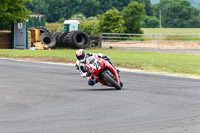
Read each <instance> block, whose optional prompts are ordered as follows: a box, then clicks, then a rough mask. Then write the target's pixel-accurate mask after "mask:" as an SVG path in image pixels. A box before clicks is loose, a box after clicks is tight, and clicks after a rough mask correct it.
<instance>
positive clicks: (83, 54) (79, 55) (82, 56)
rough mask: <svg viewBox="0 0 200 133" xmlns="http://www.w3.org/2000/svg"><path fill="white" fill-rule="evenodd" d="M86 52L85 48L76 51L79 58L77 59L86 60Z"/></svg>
mask: <svg viewBox="0 0 200 133" xmlns="http://www.w3.org/2000/svg"><path fill="white" fill-rule="evenodd" d="M85 57H86V53H85V50H83V49H78V50H77V51H76V58H77V60H79V61H80V62H85V60H86V58H85Z"/></svg>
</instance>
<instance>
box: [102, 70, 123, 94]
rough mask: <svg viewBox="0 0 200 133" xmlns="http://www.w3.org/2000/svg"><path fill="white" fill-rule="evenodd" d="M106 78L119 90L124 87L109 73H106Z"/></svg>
mask: <svg viewBox="0 0 200 133" xmlns="http://www.w3.org/2000/svg"><path fill="white" fill-rule="evenodd" d="M104 78H105V80H106V81H108V82H109V83H110V84H111V85H112V86H113V87H115V88H116V89H117V90H121V88H122V87H121V86H120V85H119V84H118V83H117V81H115V80H114V79H112V78H111V77H110V75H109V74H108V73H104Z"/></svg>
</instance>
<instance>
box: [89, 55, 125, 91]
mask: <svg viewBox="0 0 200 133" xmlns="http://www.w3.org/2000/svg"><path fill="white" fill-rule="evenodd" d="M86 66H87V67H88V70H89V71H88V73H87V76H91V75H92V76H93V77H94V78H95V79H96V80H97V81H98V82H100V83H101V84H102V85H105V86H110V87H115V88H116V89H117V90H121V88H122V86H123V83H122V82H121V81H120V75H119V73H118V72H117V71H116V69H115V68H114V67H113V66H112V65H111V64H110V63H109V62H108V61H107V60H104V59H103V58H98V57H97V56H90V57H89V58H87V60H86Z"/></svg>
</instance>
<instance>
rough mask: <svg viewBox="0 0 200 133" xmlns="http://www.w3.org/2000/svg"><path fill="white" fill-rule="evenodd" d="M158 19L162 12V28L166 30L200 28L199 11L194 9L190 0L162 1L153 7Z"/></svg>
mask: <svg viewBox="0 0 200 133" xmlns="http://www.w3.org/2000/svg"><path fill="white" fill-rule="evenodd" d="M153 9H154V13H155V15H156V16H157V17H158V16H159V15H158V12H159V10H161V11H162V26H163V27H166V28H194V27H200V16H199V13H200V11H199V9H197V8H195V7H193V6H192V5H191V3H190V2H189V1H188V0H161V1H160V2H159V3H158V4H156V5H154V6H153Z"/></svg>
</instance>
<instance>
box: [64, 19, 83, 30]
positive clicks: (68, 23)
mask: <svg viewBox="0 0 200 133" xmlns="http://www.w3.org/2000/svg"><path fill="white" fill-rule="evenodd" d="M79 25H80V22H79V21H77V20H65V22H64V32H70V31H74V30H79Z"/></svg>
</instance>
